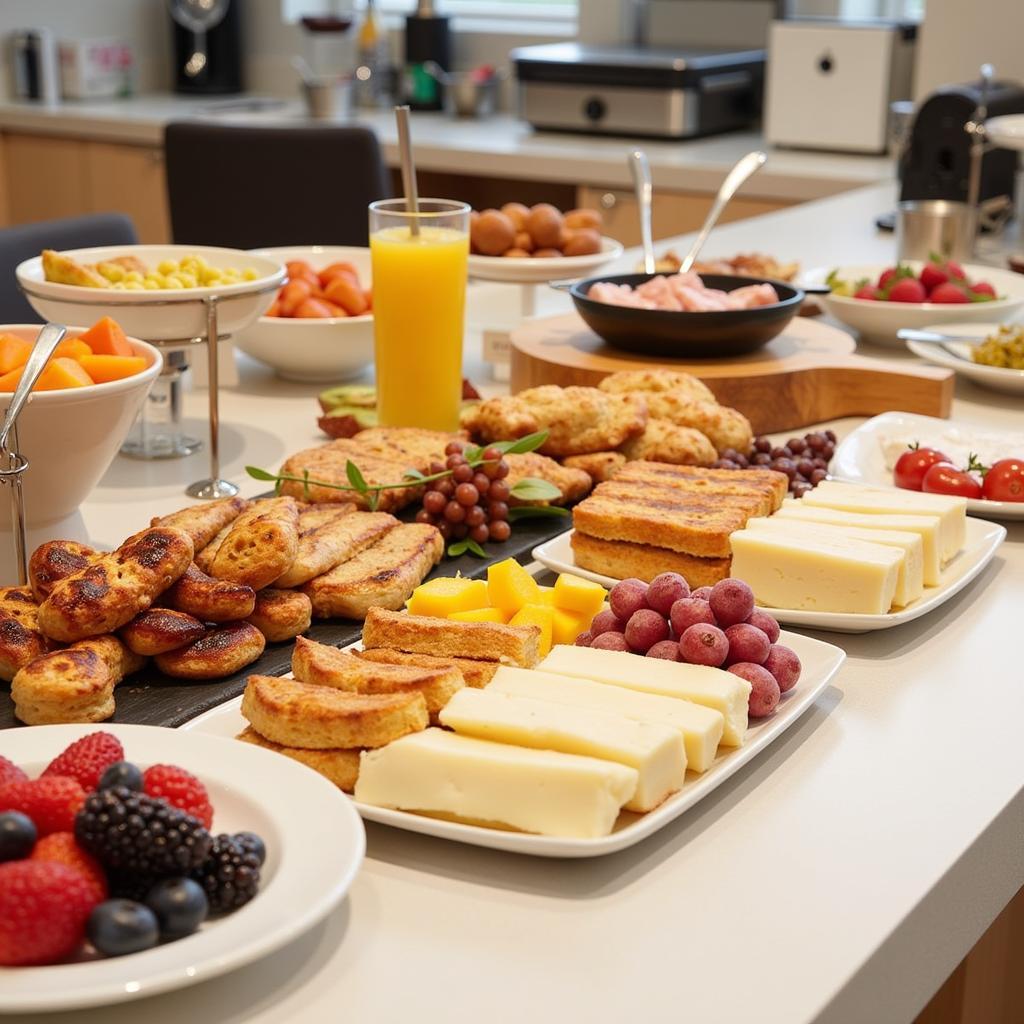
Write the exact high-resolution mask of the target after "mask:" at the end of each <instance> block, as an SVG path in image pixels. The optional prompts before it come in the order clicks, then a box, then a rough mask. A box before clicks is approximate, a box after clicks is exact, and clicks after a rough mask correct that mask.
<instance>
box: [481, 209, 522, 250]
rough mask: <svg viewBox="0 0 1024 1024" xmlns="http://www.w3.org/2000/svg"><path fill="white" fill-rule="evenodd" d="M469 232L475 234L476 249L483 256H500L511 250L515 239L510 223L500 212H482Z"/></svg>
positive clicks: (513, 229) (514, 231)
mask: <svg viewBox="0 0 1024 1024" xmlns="http://www.w3.org/2000/svg"><path fill="white" fill-rule="evenodd" d="M471 230H472V231H474V232H475V238H474V241H475V242H476V247H477V248H478V249H479V250H480V252H482V253H483V254H484V255H485V256H500V255H501V254H502V253H503V252H504V251H505V250H506V249H508V248H511V246H512V243H513V241H515V237H516V229H515V228H514V227H513V226H512V221H510V220H509V219H508V217H506V216H505V214H503V213H502V212H501V211H500V210H484V212H483V213H481V214H480V216H479V218H478V219H477V222H476V224H475V225H474V226H473V228H472V229H471Z"/></svg>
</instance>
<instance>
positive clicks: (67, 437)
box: [0, 324, 163, 530]
mask: <svg viewBox="0 0 1024 1024" xmlns="http://www.w3.org/2000/svg"><path fill="white" fill-rule="evenodd" d="M39 327H40V325H39V324H0V333H4V334H14V335H17V336H18V337H19V338H24V339H25V340H26V341H30V342H34V341H35V339H36V336H37V335H38V334H39ZM83 331H84V328H82V327H73V328H69V329H68V333H67V337H69V338H75V337H77V336H78V335H79V334H82V333H83ZM128 340H129V342H131V346H132V348H133V349H134V351H135V354H136V355H137V356H142V357H143V358H144V359H145V360H146V368H145V369H144V370H143V371H142V372H141V373H137V374H135V376H133V377H125V378H124V379H123V380H114V381H110V382H109V383H107V384H89V385H87V386H86V387H82V388H67V389H65V390H61V391H36V392H33V393H32V395H31V396H30V398H29V401H28V404H27V405H26V406H25V408H24V409H23V410H22V412H21V416H19V417H18V440H19V444H20V446H21V454H22V455H24V456H25V458H27V459H28V461H29V467H28V469H26V470H25V472H24V473H23V474H22V481H23V489H24V492H25V517H26V521H27V523H28V525H30V526H39V525H42V524H46V523H53V522H56V521H57V520H60V519H65V518H67V517H68V516H70V515H71V514H72V513H74V512H75V511H76V510H77V509H78V506H79V505H81V504H82V502H83V501H84V500H85V499H86V498H87V497H88V496H89V493H90V492H91V491H92V489H93V488H94V487H95V486H96V484H98V483H99V481H100V478H101V477H102V476H103V474H104V473H105V472H106V471H107V468H108V467H109V466H110V463H111V462H113V460H114V456H115V455H117V451H118V449H119V448H120V447H121V445H122V443H123V442H124V439H125V438H126V437H127V436H128V431H129V429H130V428H131V425H132V423H133V422H134V421H135V416H136V414H137V413H138V411H139V408H140V407H141V406H142V402H143V400H144V399H145V397H146V395H147V394H148V393H149V389H150V387H151V385H152V384H153V381H154V380H155V379H156V377H157V375H158V374H159V373H160V368H161V366H162V365H163V357H162V356H161V355H160V353H159V352H158V351H157V349H155V348H153V346H152V345H148V344H146V342H144V341H139V340H137V339H136V338H129V339H128ZM13 397H14V395H13V394H12V393H5V394H0V419H2V417H3V416H4V415H5V414H6V412H7V407H8V405H10V403H11V399H12V398H13ZM10 526H11V510H10V502H9V501H8V500H7V492H6V490H3V491H0V528H2V529H6V530H9V529H10Z"/></svg>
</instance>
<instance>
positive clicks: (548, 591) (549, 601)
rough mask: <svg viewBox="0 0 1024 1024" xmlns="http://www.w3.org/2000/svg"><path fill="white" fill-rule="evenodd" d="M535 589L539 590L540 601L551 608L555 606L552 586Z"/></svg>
mask: <svg viewBox="0 0 1024 1024" xmlns="http://www.w3.org/2000/svg"><path fill="white" fill-rule="evenodd" d="M537 589H538V590H539V591H540V603H541V604H546V605H548V606H549V607H551V608H554V607H555V588H554V587H541V586H538V587H537Z"/></svg>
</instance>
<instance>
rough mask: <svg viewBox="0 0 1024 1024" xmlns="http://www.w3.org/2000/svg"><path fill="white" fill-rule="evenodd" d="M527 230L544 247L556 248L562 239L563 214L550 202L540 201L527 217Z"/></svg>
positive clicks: (537, 243) (535, 242)
mask: <svg viewBox="0 0 1024 1024" xmlns="http://www.w3.org/2000/svg"><path fill="white" fill-rule="evenodd" d="M526 230H527V231H529V232H530V237H531V238H533V241H534V244H536V245H538V246H540V247H541V248H542V249H551V248H555V247H557V246H558V244H559V243H560V242H561V240H562V215H561V214H560V213H559V212H558V210H556V209H555V208H554V207H553V206H552V205H551V204H550V203H538V204H537V205H536V206H535V207H533V209H532V210H530V215H529V217H527V218H526Z"/></svg>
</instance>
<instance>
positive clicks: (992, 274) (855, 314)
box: [797, 260, 1024, 346]
mask: <svg viewBox="0 0 1024 1024" xmlns="http://www.w3.org/2000/svg"><path fill="white" fill-rule="evenodd" d="M903 262H904V263H906V264H907V265H908V266H910V267H913V268H914V270H915V272H916V271H920V269H921V267H922V266H923V263H922V262H921V261H920V260H904V261H903ZM888 265H889V266H891V265H892V264H888ZM829 269H830V268H826V267H820V268H818V269H816V270H811V271H809V272H808V273H807V274H806V275H805V276H804V277H803V281H804V282H805V283H807V284H814V285H823V284H824V283H825V278H826V277H827V276H828V274H829ZM885 269H886V264H882V263H869V264H863V265H860V266H855V267H839V268H837V272H838V274H839V277H841V278H842V279H843V280H846V281H858V280H860V279H861V278H865V277H866V278H868V279H870V280H871V281H877V280H878V276H879V275H880V274H881V273H882V271H883V270H885ZM964 272H965V273H966V274H967V276H968V278H970V280H972V281H979V280H984V281H989V282H991V284H992V287H993V288H995V290H996V294H998V295H1005V296H1006V298H1003V299H995V300H994V301H992V302H967V303H963V304H962V305H948V304H946V303H936V302H870V301H867V300H865V299H854V298H846V297H844V296H841V295H830V294H826V295H818V296H815V297H816V298H817V299H818V300H819V301H820V302H821V303H822V305H823V306H824V307H825V310H826V312H827V313H828V314H829V315H830V316H834V317H835V318H836V319H837V320H839V321H840V322H841V323H844V324H845V325H846V326H847V327H849V328H851V329H852V330H854V331H856V332H857V333H858V334H860V335H861V336H862V337H863V338H864V339H865V340H867V341H872V342H877V343H879V344H883V345H894V344H895V345H900V346H902V345H903V342H902V341H900V340H899V339H898V338H897V337H896V332H897V331H898V330H899V329H900V328H901V327H916V328H924V327H926V326H927V325H928V324H933V323H935V322H936V321H937V320H945V321H946V322H948V323H954V322H955V323H980V322H984V321H988V322H990V323H991V322H992V321H993V320H997V321H1000V322H1003V321H1006V320H1010V319H1012V317H1013V315H1014V314H1015V313H1016V312H1017V311H1018V310H1019V309H1020V308H1021V307H1022V306H1024V275H1021V274H1015V273H1014V272H1013V271H1012V270H1000V269H999V268H998V267H987V266H981V265H979V264H974V263H967V264H964ZM797 287H800V285H799V284H798V285H797Z"/></svg>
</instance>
